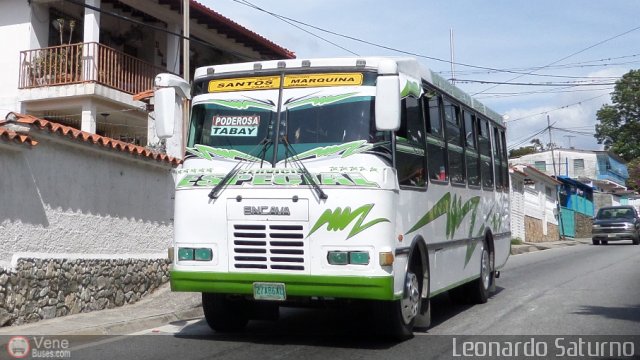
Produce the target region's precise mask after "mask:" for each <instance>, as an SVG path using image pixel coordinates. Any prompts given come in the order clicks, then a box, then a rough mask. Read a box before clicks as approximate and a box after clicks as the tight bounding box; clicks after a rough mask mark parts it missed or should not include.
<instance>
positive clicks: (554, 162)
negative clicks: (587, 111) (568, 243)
mask: <svg viewBox="0 0 640 360" xmlns="http://www.w3.org/2000/svg"><path fill="white" fill-rule="evenodd" d="M547 129H548V130H549V144H550V147H551V163H552V164H553V176H554V177H555V178H556V180H558V173H557V172H556V157H555V155H554V152H553V140H552V139H551V120H550V119H549V115H547ZM556 202H557V205H556V209H557V211H558V224H559V225H560V231H558V238H559V240H563V239H564V224H563V222H562V206H561V205H560V193H559V191H558V186H556Z"/></svg>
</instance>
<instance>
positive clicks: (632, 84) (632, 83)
mask: <svg viewBox="0 0 640 360" xmlns="http://www.w3.org/2000/svg"><path fill="white" fill-rule="evenodd" d="M611 101H612V104H611V105H609V104H606V105H603V106H602V107H601V108H600V110H598V112H597V113H596V117H597V120H598V122H599V124H596V134H595V137H596V139H597V140H598V144H602V143H604V142H605V141H606V142H610V143H611V145H610V147H609V151H611V152H613V153H615V154H617V155H619V156H620V157H622V158H623V159H625V160H626V161H630V160H633V159H636V158H638V157H640V70H631V71H629V72H628V73H626V74H624V75H623V76H622V78H620V80H618V81H616V86H615V88H614V90H613V93H611Z"/></svg>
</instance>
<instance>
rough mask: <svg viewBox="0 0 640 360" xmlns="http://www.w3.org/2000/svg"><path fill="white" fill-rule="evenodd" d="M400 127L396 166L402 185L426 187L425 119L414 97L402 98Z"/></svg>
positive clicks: (397, 139)
mask: <svg viewBox="0 0 640 360" xmlns="http://www.w3.org/2000/svg"><path fill="white" fill-rule="evenodd" d="M400 109H401V116H400V129H398V131H397V132H396V168H397V172H398V182H399V184H400V185H402V186H416V187H424V186H425V184H426V179H425V162H426V159H425V150H424V135H425V130H424V121H423V120H422V109H421V108H420V102H419V101H418V99H416V98H413V97H407V98H405V99H402V104H401V106H400Z"/></svg>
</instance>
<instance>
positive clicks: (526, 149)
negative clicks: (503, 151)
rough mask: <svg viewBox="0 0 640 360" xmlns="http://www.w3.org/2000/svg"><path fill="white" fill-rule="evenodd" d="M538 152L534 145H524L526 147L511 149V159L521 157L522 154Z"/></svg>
mask: <svg viewBox="0 0 640 360" xmlns="http://www.w3.org/2000/svg"><path fill="white" fill-rule="evenodd" d="M536 152H537V151H536V149H535V147H533V146H524V147H521V148H517V149H511V150H509V159H513V158H519V157H521V156H525V155H529V154H534V153H536Z"/></svg>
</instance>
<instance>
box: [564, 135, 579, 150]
mask: <svg viewBox="0 0 640 360" xmlns="http://www.w3.org/2000/svg"><path fill="white" fill-rule="evenodd" d="M563 137H566V138H567V139H568V141H569V149H573V146H571V138H574V137H576V136H575V135H563Z"/></svg>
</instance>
